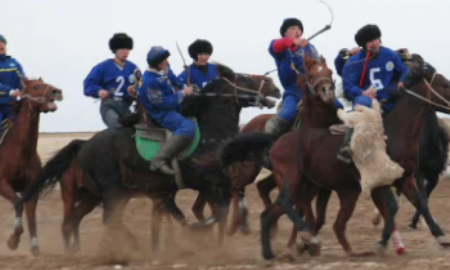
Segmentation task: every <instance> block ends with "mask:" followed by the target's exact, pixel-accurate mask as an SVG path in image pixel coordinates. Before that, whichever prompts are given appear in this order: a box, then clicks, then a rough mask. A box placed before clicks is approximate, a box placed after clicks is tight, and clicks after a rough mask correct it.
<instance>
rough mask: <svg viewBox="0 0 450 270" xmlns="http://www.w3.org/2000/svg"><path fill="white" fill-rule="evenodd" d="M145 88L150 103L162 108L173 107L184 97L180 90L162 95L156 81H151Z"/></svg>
mask: <svg viewBox="0 0 450 270" xmlns="http://www.w3.org/2000/svg"><path fill="white" fill-rule="evenodd" d="M146 89H147V97H148V100H149V101H150V103H151V104H152V105H153V106H155V107H157V108H160V109H163V110H173V109H175V108H176V107H177V106H178V105H179V104H180V103H181V102H182V101H183V99H184V94H183V92H181V91H179V92H176V93H175V94H170V95H164V93H163V92H162V90H161V87H160V85H159V83H157V82H151V83H150V84H149V85H148V87H147V88H146Z"/></svg>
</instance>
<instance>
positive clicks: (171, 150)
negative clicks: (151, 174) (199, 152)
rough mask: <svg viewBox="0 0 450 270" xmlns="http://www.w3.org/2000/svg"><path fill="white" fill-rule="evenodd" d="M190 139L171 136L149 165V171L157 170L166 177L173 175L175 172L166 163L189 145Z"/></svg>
mask: <svg viewBox="0 0 450 270" xmlns="http://www.w3.org/2000/svg"><path fill="white" fill-rule="evenodd" d="M190 143H191V139H190V138H188V137H184V136H176V135H173V136H172V137H170V138H169V139H168V140H167V141H166V142H165V143H164V144H163V146H162V148H161V150H159V152H158V154H157V155H156V156H155V158H154V159H153V160H152V161H151V163H150V170H152V171H156V170H159V171H161V172H162V173H164V174H167V175H175V171H174V170H173V169H172V168H170V166H169V164H168V162H170V160H172V158H174V157H175V156H176V155H178V154H179V153H180V152H181V151H183V150H184V149H185V148H186V147H187V146H189V144H190Z"/></svg>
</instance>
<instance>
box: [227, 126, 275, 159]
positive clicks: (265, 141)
mask: <svg viewBox="0 0 450 270" xmlns="http://www.w3.org/2000/svg"><path fill="white" fill-rule="evenodd" d="M276 139H277V136H275V135H272V134H269V133H264V132H260V131H255V132H249V133H242V134H239V135H238V136H236V137H234V138H233V139H231V141H229V142H228V143H226V144H225V145H224V147H223V148H222V150H221V153H220V161H221V164H222V166H223V167H228V166H229V165H231V164H233V163H234V162H238V161H246V160H247V161H256V162H257V163H259V164H261V163H262V156H263V154H264V153H265V152H266V151H268V148H269V146H270V145H271V144H272V143H273V142H275V141H276Z"/></svg>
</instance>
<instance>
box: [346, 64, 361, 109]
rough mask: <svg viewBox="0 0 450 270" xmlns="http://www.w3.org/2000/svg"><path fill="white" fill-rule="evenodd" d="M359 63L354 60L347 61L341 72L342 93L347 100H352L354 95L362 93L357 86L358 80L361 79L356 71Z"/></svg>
mask: <svg viewBox="0 0 450 270" xmlns="http://www.w3.org/2000/svg"><path fill="white" fill-rule="evenodd" d="M359 66H360V65H357V64H355V63H354V62H352V63H349V64H347V65H345V66H344V70H343V72H342V82H343V86H344V95H345V98H347V99H348V100H352V101H353V100H354V99H355V98H356V97H358V96H360V95H362V92H364V90H363V89H362V88H360V87H359V81H360V80H361V75H360V74H359V72H358V67H359Z"/></svg>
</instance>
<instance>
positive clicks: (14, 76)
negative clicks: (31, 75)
mask: <svg viewBox="0 0 450 270" xmlns="http://www.w3.org/2000/svg"><path fill="white" fill-rule="evenodd" d="M21 77H22V78H26V76H25V73H24V72H23V69H22V66H21V65H20V64H19V62H17V60H16V59H14V58H12V57H10V56H7V55H0V105H3V104H13V103H14V100H15V99H14V97H11V96H10V92H11V90H14V89H21V90H23V89H22V87H23V86H22V78H21Z"/></svg>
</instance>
